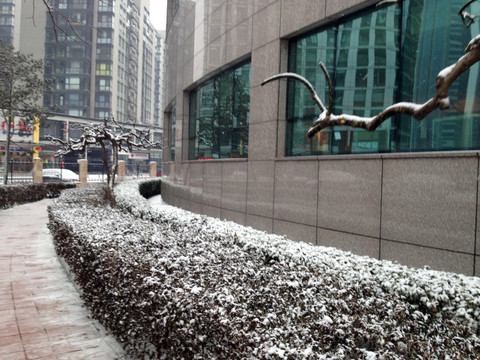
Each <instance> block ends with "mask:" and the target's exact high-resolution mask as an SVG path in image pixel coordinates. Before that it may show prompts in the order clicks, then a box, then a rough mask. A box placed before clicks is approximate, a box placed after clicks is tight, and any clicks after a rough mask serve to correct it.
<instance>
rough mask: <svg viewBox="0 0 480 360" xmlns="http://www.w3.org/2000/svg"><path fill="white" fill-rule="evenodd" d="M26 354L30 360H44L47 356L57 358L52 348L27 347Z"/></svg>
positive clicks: (48, 346)
mask: <svg viewBox="0 0 480 360" xmlns="http://www.w3.org/2000/svg"><path fill="white" fill-rule="evenodd" d="M25 352H26V354H27V358H28V359H42V358H45V357H47V356H50V357H52V356H56V355H55V350H54V349H53V347H52V346H50V345H47V346H37V345H31V344H30V345H25Z"/></svg>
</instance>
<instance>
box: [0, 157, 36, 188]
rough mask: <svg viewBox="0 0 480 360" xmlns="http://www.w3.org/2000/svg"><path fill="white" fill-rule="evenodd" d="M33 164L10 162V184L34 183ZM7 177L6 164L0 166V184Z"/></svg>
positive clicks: (28, 162)
mask: <svg viewBox="0 0 480 360" xmlns="http://www.w3.org/2000/svg"><path fill="white" fill-rule="evenodd" d="M32 170H33V163H32V162H31V161H10V162H9V163H8V178H7V182H8V183H26V182H33V172H32ZM4 176H5V164H4V163H1V164H0V183H3V177H4Z"/></svg>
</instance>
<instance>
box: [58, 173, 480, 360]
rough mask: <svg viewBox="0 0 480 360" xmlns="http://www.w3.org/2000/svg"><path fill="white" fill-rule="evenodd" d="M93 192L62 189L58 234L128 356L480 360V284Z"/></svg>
mask: <svg viewBox="0 0 480 360" xmlns="http://www.w3.org/2000/svg"><path fill="white" fill-rule="evenodd" d="M98 189H99V188H98V187H97V188H93V187H85V188H82V189H79V190H77V191H76V192H70V193H66V194H65V195H64V196H62V198H60V199H59V200H58V201H56V202H55V204H54V205H53V206H52V207H51V209H50V219H51V223H50V228H51V230H52V233H54V234H55V241H56V245H57V249H58V251H59V253H60V254H61V255H62V256H64V257H65V259H66V261H67V262H68V263H69V264H70V267H71V268H72V269H73V271H74V272H75V273H76V274H77V281H78V282H79V284H80V285H81V286H82V287H83V289H84V297H85V301H86V303H87V305H88V306H90V307H91V309H92V312H93V313H94V314H96V316H97V317H98V318H99V319H100V320H102V321H103V322H104V323H105V325H107V326H108V327H109V328H110V329H112V331H113V332H114V333H115V334H116V335H117V336H118V337H119V339H120V340H121V341H123V342H124V343H125V344H126V346H127V348H128V349H129V351H131V352H132V353H133V354H136V355H139V354H143V353H148V354H150V356H151V357H153V358H155V357H157V358H168V359H180V358H186V359H207V358H208V359H350V358H355V359H358V358H365V359H382V358H384V359H387V358H388V359H404V358H419V357H420V358H429V359H435V358H442V359H448V358H451V359H478V358H479V357H480V339H479V332H480V331H479V326H478V325H479V320H480V307H479V304H480V279H479V278H474V277H467V276H462V275H457V274H451V273H445V272H437V271H428V270H418V269H409V268H407V267H405V266H401V265H399V264H396V263H392V262H389V261H378V260H375V259H371V258H367V257H361V256H355V255H353V254H351V253H347V252H342V251H339V250H336V249H332V248H324V247H314V246H311V245H308V244H304V243H297V242H292V241H290V240H288V239H286V238H284V237H281V236H277V235H272V234H266V233H264V232H261V231H257V230H254V229H251V228H248V227H244V226H240V225H238V224H235V223H232V222H227V221H221V220H218V219H214V218H210V217H206V216H203V215H197V214H193V213H190V212H187V211H184V210H181V209H178V208H174V207H171V206H168V205H165V204H163V205H162V206H159V207H153V206H152V205H151V204H150V203H149V202H148V201H147V200H146V199H144V198H143V197H142V196H141V195H140V192H139V182H126V183H122V184H120V185H119V186H117V187H116V188H115V197H116V200H117V205H118V209H110V208H107V207H104V206H103V205H102V204H101V201H100V200H101V196H99V191H98ZM155 202H156V201H155ZM99 205H102V206H99Z"/></svg>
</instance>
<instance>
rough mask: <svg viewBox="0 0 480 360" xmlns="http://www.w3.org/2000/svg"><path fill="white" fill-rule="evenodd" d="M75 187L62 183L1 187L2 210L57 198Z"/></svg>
mask: <svg viewBox="0 0 480 360" xmlns="http://www.w3.org/2000/svg"><path fill="white" fill-rule="evenodd" d="M75 186H76V185H75V184H68V183H61V182H54V183H22V184H11V185H0V209H7V208H10V207H12V206H14V205H18V204H25V203H29V202H33V201H39V200H42V199H45V198H55V197H58V196H60V193H61V192H62V190H65V189H68V188H74V187H75Z"/></svg>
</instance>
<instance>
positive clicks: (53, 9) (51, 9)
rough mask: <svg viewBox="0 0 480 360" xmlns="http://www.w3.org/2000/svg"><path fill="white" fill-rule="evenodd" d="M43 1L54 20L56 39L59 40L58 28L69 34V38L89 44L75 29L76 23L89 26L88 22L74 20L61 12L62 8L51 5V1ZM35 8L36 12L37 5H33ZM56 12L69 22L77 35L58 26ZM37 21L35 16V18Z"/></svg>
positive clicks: (51, 18) (66, 34) (69, 25)
mask: <svg viewBox="0 0 480 360" xmlns="http://www.w3.org/2000/svg"><path fill="white" fill-rule="evenodd" d="M42 2H43V3H44V5H45V7H46V8H47V12H48V16H49V17H50V20H51V21H52V26H53V33H54V35H55V40H56V41H58V31H57V29H58V30H60V31H61V32H62V33H63V34H65V36H67V37H68V38H71V39H78V40H80V41H81V42H83V43H85V44H88V42H87V41H86V40H85V39H82V37H81V36H80V35H79V34H78V33H77V31H76V30H75V27H74V25H84V26H89V25H88V24H86V23H83V22H81V21H77V20H74V19H71V18H69V17H68V16H66V15H65V14H64V13H63V12H61V11H60V10H58V9H57V8H56V7H54V6H51V5H50V4H49V3H48V0H42ZM33 10H34V12H35V5H34V7H33ZM55 14H57V15H59V16H60V17H62V18H63V19H64V20H65V21H66V22H67V24H68V27H69V28H70V30H72V32H73V34H74V35H75V37H73V36H71V35H70V34H69V33H68V32H67V31H66V30H65V29H63V28H62V27H60V26H58V24H57V22H56V19H55ZM33 21H34V22H35V18H34V20H33Z"/></svg>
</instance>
